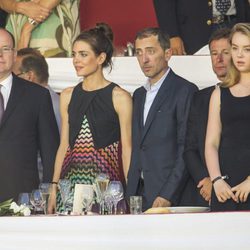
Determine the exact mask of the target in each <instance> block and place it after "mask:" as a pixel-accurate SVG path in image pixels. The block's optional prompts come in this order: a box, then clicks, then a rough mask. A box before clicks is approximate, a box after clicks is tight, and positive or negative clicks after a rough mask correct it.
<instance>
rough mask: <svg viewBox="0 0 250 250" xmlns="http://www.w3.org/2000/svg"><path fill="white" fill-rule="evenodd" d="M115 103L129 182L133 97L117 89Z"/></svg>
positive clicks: (114, 92) (125, 171)
mask: <svg viewBox="0 0 250 250" xmlns="http://www.w3.org/2000/svg"><path fill="white" fill-rule="evenodd" d="M113 103H114V107H115V110H116V112H117V114H118V117H119V122H120V130H121V144H122V163H123V172H124V176H125V180H126V181H127V176H128V170H129V165H130V158H131V150H132V146H131V127H132V98H131V95H130V94H129V93H128V92H127V91H125V90H123V89H121V88H119V87H116V88H115V89H114V91H113Z"/></svg>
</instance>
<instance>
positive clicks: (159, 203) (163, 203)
mask: <svg viewBox="0 0 250 250" xmlns="http://www.w3.org/2000/svg"><path fill="white" fill-rule="evenodd" d="M170 206H171V202H170V201H168V200H167V199H164V198H162V197H160V196H158V197H156V199H155V200H154V202H153V205H152V207H170Z"/></svg>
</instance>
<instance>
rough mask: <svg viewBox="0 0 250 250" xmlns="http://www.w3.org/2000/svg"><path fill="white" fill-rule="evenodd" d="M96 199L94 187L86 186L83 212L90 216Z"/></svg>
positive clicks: (83, 195)
mask: <svg viewBox="0 0 250 250" xmlns="http://www.w3.org/2000/svg"><path fill="white" fill-rule="evenodd" d="M93 199H94V189H93V186H92V185H84V186H83V192H82V203H83V212H84V214H85V215H86V214H88V212H89V209H90V207H91V205H92V202H93Z"/></svg>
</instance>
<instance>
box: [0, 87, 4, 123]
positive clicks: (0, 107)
mask: <svg viewBox="0 0 250 250" xmlns="http://www.w3.org/2000/svg"><path fill="white" fill-rule="evenodd" d="M2 86H3V85H1V84H0V124H1V122H2V118H3V113H4V101H3V95H2V92H1V88H2Z"/></svg>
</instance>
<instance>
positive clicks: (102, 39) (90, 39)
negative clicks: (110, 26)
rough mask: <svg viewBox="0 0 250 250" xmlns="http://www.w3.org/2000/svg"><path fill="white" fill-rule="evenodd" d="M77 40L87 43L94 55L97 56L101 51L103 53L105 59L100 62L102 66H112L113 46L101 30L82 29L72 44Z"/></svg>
mask: <svg viewBox="0 0 250 250" xmlns="http://www.w3.org/2000/svg"><path fill="white" fill-rule="evenodd" d="M78 41H84V42H86V43H87V44H89V45H90V47H91V48H92V50H93V51H94V53H95V55H96V56H99V55H100V54H101V53H105V54H106V59H105V61H104V63H103V64H102V67H108V66H110V67H112V56H113V51H114V48H113V44H112V42H111V40H110V39H109V38H108V37H107V36H106V34H105V32H104V31H103V30H100V29H98V28H93V29H89V30H86V31H83V32H82V33H80V34H79V35H78V37H77V38H76V39H75V41H74V42H73V45H74V44H75V43H76V42H78Z"/></svg>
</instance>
